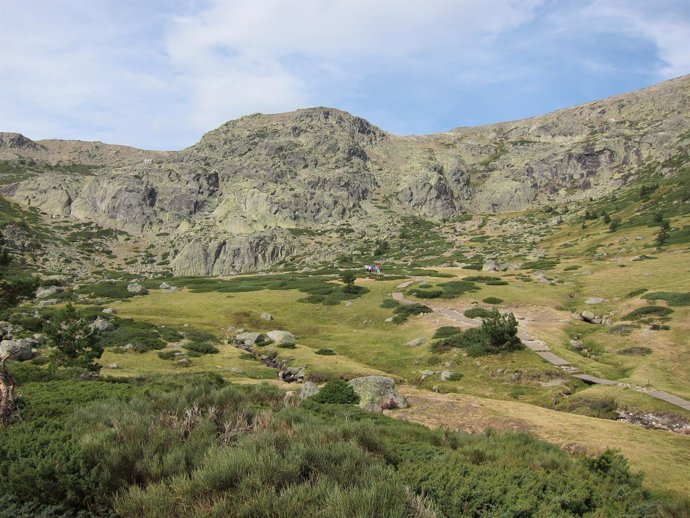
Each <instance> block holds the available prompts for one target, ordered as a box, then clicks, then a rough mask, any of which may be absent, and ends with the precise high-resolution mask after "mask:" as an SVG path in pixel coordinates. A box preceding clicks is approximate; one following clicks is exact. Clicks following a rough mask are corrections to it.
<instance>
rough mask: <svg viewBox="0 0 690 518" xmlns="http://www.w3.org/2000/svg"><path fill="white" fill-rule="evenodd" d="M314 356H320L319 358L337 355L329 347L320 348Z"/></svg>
mask: <svg viewBox="0 0 690 518" xmlns="http://www.w3.org/2000/svg"><path fill="white" fill-rule="evenodd" d="M314 354H320V355H321V356H335V355H336V354H337V353H336V352H335V351H334V350H333V349H331V348H330V347H322V348H321V349H317V350H316V351H315V352H314Z"/></svg>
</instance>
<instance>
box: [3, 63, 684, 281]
mask: <svg viewBox="0 0 690 518" xmlns="http://www.w3.org/2000/svg"><path fill="white" fill-rule="evenodd" d="M689 100H690V76H685V77H682V78H679V79H675V80H672V81H667V82H665V83H661V84H659V85H655V86H653V87H651V88H647V89H644V90H640V91H638V92H634V93H631V94H626V95H621V96H618V97H613V98H609V99H605V100H602V101H597V102H592V103H588V104H585V105H582V106H577V107H574V108H570V109H567V110H562V111H559V112H555V113H551V114H547V115H543V116H539V117H534V118H532V119H526V120H521V121H515V122H507V123H501V124H494V125H489V126H482V127H476V128H459V129H456V130H453V131H450V132H446V133H442V134H436V135H428V136H412V137H399V136H395V135H391V134H388V133H386V132H384V131H382V130H380V129H379V128H377V127H375V126H373V125H371V124H370V123H368V122H367V121H365V120H363V119H361V118H358V117H354V116H352V115H349V114H347V113H345V112H342V111H338V110H335V109H330V108H311V109H304V110H298V111H296V112H291V113H283V114H276V115H261V114H255V115H250V116H247V117H243V118H241V119H238V120H234V121H230V122H228V123H226V124H224V125H222V126H221V127H219V128H217V129H215V130H213V131H211V132H209V133H207V134H206V135H204V137H203V138H202V139H201V140H200V142H199V143H197V144H195V145H194V146H191V147H189V148H187V149H184V150H182V151H179V152H151V151H141V150H135V149H132V148H127V147H124V146H110V145H106V144H101V143H88V142H74V141H72V142H70V141H53V140H51V141H37V142H34V141H31V140H30V139H28V138H26V137H23V136H21V135H18V134H8V133H4V134H0V160H4V163H9V164H12V165H13V167H14V168H15V169H19V170H20V171H24V170H25V171H26V175H25V176H24V177H22V175H21V174H20V175H19V176H20V177H19V178H13V181H12V183H9V184H6V185H4V186H2V187H1V189H2V191H1V192H2V194H4V195H5V196H6V197H8V198H10V199H11V200H13V201H16V202H19V203H21V204H24V205H29V206H33V207H37V208H39V209H40V210H41V211H43V212H45V213H47V214H49V215H55V216H57V215H59V216H65V217H70V218H74V219H76V220H81V221H91V222H94V223H97V224H99V225H101V226H104V227H110V228H115V229H118V230H124V231H126V232H129V233H131V234H134V235H147V236H153V235H156V234H159V235H160V234H165V235H167V236H169V237H166V240H165V241H166V243H167V244H168V245H169V246H170V250H171V253H172V257H173V259H172V268H173V271H174V273H176V274H178V275H207V274H223V273H234V272H244V271H253V270H258V269H262V268H267V267H270V265H272V264H274V263H276V262H279V261H282V260H284V259H286V258H287V257H290V256H291V255H293V254H295V253H296V252H298V251H300V252H303V251H304V250H305V246H307V241H306V240H304V239H301V240H300V239H299V237H298V236H299V233H300V231H303V230H311V231H318V232H319V233H322V234H328V233H329V232H331V233H333V232H334V231H335V230H336V229H337V228H342V227H344V226H346V227H348V228H349V229H352V231H353V232H354V235H359V236H361V235H385V234H386V233H387V232H390V231H391V229H396V228H398V227H399V225H400V221H401V218H403V217H406V216H410V215H414V216H419V217H422V218H425V219H430V220H442V219H445V218H449V217H452V216H454V215H456V214H459V213H465V212H470V213H480V212H502V211H514V210H523V209H526V208H529V207H534V206H539V205H542V204H547V203H549V204H554V203H565V202H568V201H571V200H577V199H587V198H590V197H591V198H597V197H600V196H603V195H606V194H608V193H610V192H612V191H614V190H616V189H619V188H621V187H623V186H625V185H626V184H629V183H630V182H632V181H634V180H635V179H638V178H640V177H641V175H643V174H645V173H646V172H648V171H650V170H651V169H656V170H657V171H659V172H661V173H663V174H673V172H674V171H675V169H674V167H670V166H668V164H669V162H667V161H668V160H669V159H674V163H675V164H677V162H678V157H685V158H684V160H686V161H687V156H688V149H689V147H690V132H689V130H690V127H689V126H690V122H689V121H690V118H689V117H688V112H689V111H690V110H689V106H690V105H689ZM74 164H81V165H86V166H90V167H91V169H88V170H87V172H86V173H85V174H84V172H83V171H80V172H75V171H73V170H72V169H70V168H69V167H64V166H65V165H67V166H69V165H74ZM676 167H677V165H676ZM334 235H335V234H334ZM333 241H334V242H333V246H332V247H331V248H332V249H333V250H334V251H335V250H342V249H343V247H345V248H347V243H344V242H343V240H337V239H336V240H333ZM319 253H320V255H321V256H322V257H325V256H328V253H329V252H328V251H326V252H324V251H320V252H319ZM333 253H335V252H333Z"/></svg>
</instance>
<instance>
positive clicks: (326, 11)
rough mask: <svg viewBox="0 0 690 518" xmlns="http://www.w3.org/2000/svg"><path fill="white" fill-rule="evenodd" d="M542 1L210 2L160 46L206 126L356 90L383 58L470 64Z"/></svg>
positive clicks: (175, 25)
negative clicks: (164, 46)
mask: <svg viewBox="0 0 690 518" xmlns="http://www.w3.org/2000/svg"><path fill="white" fill-rule="evenodd" d="M541 3H542V0H529V1H515V0H493V1H491V2H487V1H485V0H426V1H424V2H414V1H407V0H402V1H401V0H396V1H393V0H377V1H360V0H305V1H300V2H288V1H261V0H259V1H254V2H238V1H230V0H213V1H211V2H209V3H208V6H207V8H205V9H203V10H202V11H200V12H197V13H194V14H190V15H187V16H180V17H175V18H174V19H173V21H172V24H171V26H170V29H169V32H168V36H167V49H168V53H169V56H170V59H171V62H172V63H173V64H174V66H175V67H176V69H177V71H178V72H179V74H180V75H181V77H182V78H183V80H184V82H185V84H186V85H187V86H188V88H189V90H190V93H191V95H192V101H191V102H192V104H191V106H190V109H191V113H192V114H193V115H191V119H192V120H193V121H194V122H195V125H196V126H197V127H199V128H200V129H201V128H206V129H207V128H208V127H209V125H211V126H214V125H217V124H219V123H221V122H223V121H225V120H227V119H228V118H233V117H236V116H239V115H243V114H246V113H248V111H264V112H271V111H286V110H291V109H295V108H298V107H301V106H305V105H308V104H315V103H316V104H319V99H320V97H321V96H322V94H323V92H322V91H316V90H315V87H316V85H318V87H319V88H320V89H347V88H350V90H351V91H350V92H349V93H350V95H352V96H357V95H358V93H357V92H356V91H352V90H354V89H355V88H356V85H357V84H358V83H359V81H360V80H361V79H362V78H363V77H366V76H370V75H372V74H376V73H377V68H379V67H381V66H382V64H383V63H385V64H386V65H387V66H391V64H393V65H392V66H394V67H399V68H409V69H413V68H415V67H420V66H421V67H423V66H426V64H427V63H428V62H434V61H444V60H447V59H448V55H449V54H450V55H451V56H452V58H453V59H451V62H452V64H453V65H457V60H458V59H460V60H462V59H463V57H464V58H466V60H467V61H470V62H475V61H476V59H477V56H478V55H482V54H485V53H486V52H487V50H486V49H485V48H484V45H485V44H486V43H487V42H488V41H490V40H492V39H493V38H495V37H496V36H498V35H500V34H501V33H502V32H503V31H505V30H508V29H510V28H513V27H515V26H517V25H519V24H521V23H524V22H525V21H527V20H529V19H530V17H531V16H532V13H533V11H534V9H535V8H536V7H537V6H538V5H540V4H541ZM488 72H489V70H488V69H487V70H486V71H485V72H484V73H483V74H482V72H481V71H476V70H475V72H474V74H473V76H475V77H476V76H482V75H483V77H484V78H485V79H486V78H487V77H489V76H490V74H488ZM455 75H458V73H457V72H456V71H455V70H453V69H450V70H449V71H448V76H449V77H453V76H455ZM343 81H345V84H344V83H343Z"/></svg>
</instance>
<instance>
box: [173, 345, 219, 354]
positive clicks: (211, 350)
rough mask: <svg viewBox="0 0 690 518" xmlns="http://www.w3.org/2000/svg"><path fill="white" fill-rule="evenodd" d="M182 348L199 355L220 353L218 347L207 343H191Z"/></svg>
mask: <svg viewBox="0 0 690 518" xmlns="http://www.w3.org/2000/svg"><path fill="white" fill-rule="evenodd" d="M182 347H183V348H185V349H187V350H188V351H192V352H195V353H198V354H216V353H218V352H219V351H218V348H217V347H216V346H214V345H211V344H209V343H206V342H189V343H186V344H184V345H183V346H182Z"/></svg>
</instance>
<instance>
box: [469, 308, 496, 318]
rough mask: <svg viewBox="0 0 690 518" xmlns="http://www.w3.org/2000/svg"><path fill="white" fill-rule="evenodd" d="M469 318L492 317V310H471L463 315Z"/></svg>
mask: <svg viewBox="0 0 690 518" xmlns="http://www.w3.org/2000/svg"><path fill="white" fill-rule="evenodd" d="M463 315H465V316H466V317H467V318H486V317H489V316H491V310H488V309H484V308H470V309H466V310H465V312H464V313H463Z"/></svg>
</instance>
